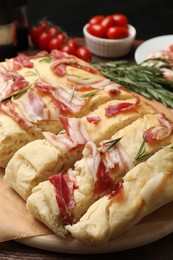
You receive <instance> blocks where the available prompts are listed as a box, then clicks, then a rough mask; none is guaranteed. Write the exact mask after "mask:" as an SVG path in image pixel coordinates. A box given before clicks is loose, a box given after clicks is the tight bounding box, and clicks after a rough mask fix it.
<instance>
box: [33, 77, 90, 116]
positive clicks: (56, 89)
mask: <svg viewBox="0 0 173 260" xmlns="http://www.w3.org/2000/svg"><path fill="white" fill-rule="evenodd" d="M35 88H36V89H37V90H38V91H40V92H43V93H46V94H48V95H50V96H51V97H52V98H53V103H54V105H55V106H56V107H58V109H59V112H60V114H61V115H67V114H69V113H70V114H74V113H77V112H79V111H80V110H81V108H82V107H83V106H84V104H85V100H84V99H83V98H81V97H80V96H79V95H78V93H77V92H73V90H71V89H68V88H63V87H61V86H60V85H57V86H53V85H50V84H49V83H48V82H46V81H44V80H40V81H39V82H37V83H36V84H35Z"/></svg>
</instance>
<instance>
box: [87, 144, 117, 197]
mask: <svg viewBox="0 0 173 260" xmlns="http://www.w3.org/2000/svg"><path fill="white" fill-rule="evenodd" d="M83 155H84V156H85V160H86V162H87V165H88V167H89V170H90V171H91V172H92V174H93V178H94V180H95V182H94V187H93V195H94V196H99V195H100V194H103V193H104V194H105V193H108V192H109V193H110V192H111V191H113V190H114V187H115V183H114V180H113V179H112V177H111V175H110V172H109V171H108V169H107V168H106V166H105V165H104V163H103V161H102V158H101V156H100V152H99V150H98V149H97V147H96V145H95V144H94V143H92V142H88V143H87V144H86V145H85V148H84V150H83Z"/></svg>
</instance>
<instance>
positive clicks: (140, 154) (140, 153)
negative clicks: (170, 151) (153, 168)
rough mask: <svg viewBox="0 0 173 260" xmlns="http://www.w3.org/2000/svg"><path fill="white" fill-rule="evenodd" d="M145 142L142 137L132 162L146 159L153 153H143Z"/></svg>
mask: <svg viewBox="0 0 173 260" xmlns="http://www.w3.org/2000/svg"><path fill="white" fill-rule="evenodd" d="M145 144H146V138H144V139H143V142H142V144H141V146H140V148H139V151H138V152H137V155H136V156H135V159H134V162H137V161H142V160H145V159H148V158H149V157H151V156H152V155H153V154H152V153H146V154H145V149H146V147H145Z"/></svg>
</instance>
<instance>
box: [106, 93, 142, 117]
mask: <svg viewBox="0 0 173 260" xmlns="http://www.w3.org/2000/svg"><path fill="white" fill-rule="evenodd" d="M135 98H136V102H135V103H130V102H123V103H119V104H116V105H110V106H108V107H106V108H105V115H106V116H114V115H117V114H119V113H121V112H128V111H131V110H134V109H136V107H137V105H138V104H139V103H140V98H139V97H138V96H137V95H135Z"/></svg>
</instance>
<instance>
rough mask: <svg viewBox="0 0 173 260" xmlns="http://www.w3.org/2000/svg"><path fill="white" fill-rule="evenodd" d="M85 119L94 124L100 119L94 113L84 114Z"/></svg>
mask: <svg viewBox="0 0 173 260" xmlns="http://www.w3.org/2000/svg"><path fill="white" fill-rule="evenodd" d="M86 119H87V121H88V122H89V123H93V124H95V125H97V124H98V122H99V121H100V120H101V118H100V116H98V115H95V114H94V113H91V114H89V115H87V116H86Z"/></svg>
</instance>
